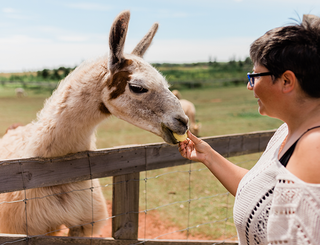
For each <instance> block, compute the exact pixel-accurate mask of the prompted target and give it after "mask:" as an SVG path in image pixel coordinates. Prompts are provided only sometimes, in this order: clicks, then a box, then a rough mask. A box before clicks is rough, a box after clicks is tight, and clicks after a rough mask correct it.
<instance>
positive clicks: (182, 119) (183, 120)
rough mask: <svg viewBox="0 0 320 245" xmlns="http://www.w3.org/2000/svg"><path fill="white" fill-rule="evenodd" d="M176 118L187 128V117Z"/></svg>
mask: <svg viewBox="0 0 320 245" xmlns="http://www.w3.org/2000/svg"><path fill="white" fill-rule="evenodd" d="M176 120H177V121H178V122H179V123H180V124H181V125H182V126H185V127H186V128H188V122H189V119H188V117H176Z"/></svg>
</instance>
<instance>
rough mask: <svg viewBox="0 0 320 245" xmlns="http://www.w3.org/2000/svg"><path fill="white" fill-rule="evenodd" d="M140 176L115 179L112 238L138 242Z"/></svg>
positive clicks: (128, 175)
mask: <svg viewBox="0 0 320 245" xmlns="http://www.w3.org/2000/svg"><path fill="white" fill-rule="evenodd" d="M139 180H140V174H139V172H138V173H131V174H124V175H119V176H114V177H113V198H112V216H115V217H114V218H113V219H112V237H113V238H114V239H122V240H124V239H126V240H137V239H138V227H139V225H138V223H139V185H140V181H139Z"/></svg>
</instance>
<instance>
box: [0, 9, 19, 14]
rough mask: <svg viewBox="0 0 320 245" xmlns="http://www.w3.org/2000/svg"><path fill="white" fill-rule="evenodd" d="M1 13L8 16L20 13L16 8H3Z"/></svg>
mask: <svg viewBox="0 0 320 245" xmlns="http://www.w3.org/2000/svg"><path fill="white" fill-rule="evenodd" d="M1 11H2V12H3V13H7V14H11V13H16V12H18V11H17V10H16V9H14V8H2V9H1Z"/></svg>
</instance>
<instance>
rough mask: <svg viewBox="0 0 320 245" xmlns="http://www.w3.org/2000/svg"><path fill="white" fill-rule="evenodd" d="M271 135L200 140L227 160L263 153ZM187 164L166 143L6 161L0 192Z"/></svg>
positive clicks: (1, 169)
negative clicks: (50, 157) (49, 157)
mask: <svg viewBox="0 0 320 245" xmlns="http://www.w3.org/2000/svg"><path fill="white" fill-rule="evenodd" d="M273 133H274V131H265V132H254V133H247V134H238V135H225V136H216V137H206V138H203V140H204V141H206V142H208V143H209V144H210V145H211V146H212V147H213V148H214V149H215V150H216V151H218V152H219V153H220V154H222V155H223V156H228V157H231V156H236V155H242V154H248V153H254V152H261V151H263V150H264V148H265V147H266V144H267V142H268V141H269V139H270V138H271V136H272V135H273ZM188 162H189V160H187V159H184V158H183V157H181V155H180V153H179V151H178V150H177V146H171V145H168V144H166V143H158V144H147V145H138V146H125V147H121V148H111V149H104V150H99V151H90V152H80V153H76V154H70V155H67V156H63V157H57V158H53V159H43V158H29V159H14V160H7V161H1V162H0V193H3V192H11V191H15V190H22V189H23V188H26V189H30V188H36V187H45V186H53V185H58V184H65V183H70V182H76V181H82V180H88V179H90V178H91V177H92V178H102V177H108V176H117V175H124V174H130V173H137V172H141V171H145V170H152V169H159V168H165V167H172V166H177V165H183V164H186V163H188ZM90 169H91V171H90ZM90 173H91V175H90ZM22 180H23V181H22Z"/></svg>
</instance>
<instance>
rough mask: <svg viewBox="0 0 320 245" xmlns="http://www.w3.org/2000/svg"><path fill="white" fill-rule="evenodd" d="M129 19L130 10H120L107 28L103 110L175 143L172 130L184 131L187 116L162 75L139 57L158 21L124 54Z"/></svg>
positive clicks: (149, 42) (150, 38)
mask: <svg viewBox="0 0 320 245" xmlns="http://www.w3.org/2000/svg"><path fill="white" fill-rule="evenodd" d="M129 19H130V12H129V11H124V12H122V13H120V14H119V15H118V16H117V18H116V19H115V21H114V22H113V25H112V27H111V30H110V35H109V47H110V53H109V60H108V69H109V75H108V76H107V81H106V83H105V87H104V89H103V92H102V102H103V105H102V107H103V108H102V111H105V112H106V113H108V112H110V113H111V114H113V115H115V116H116V117H118V118H121V119H123V120H125V121H127V122H129V123H131V124H133V125H135V126H137V127H140V128H142V129H145V130H147V131H150V132H152V133H154V134H156V135H158V136H160V137H162V138H163V139H164V140H165V141H166V142H167V143H169V144H176V143H177V140H176V139H175V138H174V136H173V134H172V133H173V132H175V133H177V134H184V133H185V132H186V130H187V128H188V117H187V116H186V115H185V113H184V111H183V110H182V108H181V105H180V103H179V100H178V99H177V98H176V97H175V96H174V95H173V94H172V93H171V92H170V90H169V89H168V83H167V81H166V80H165V79H164V77H163V76H162V75H161V74H160V73H159V72H158V71H157V70H156V69H155V68H154V67H152V66H151V65H150V64H149V63H147V62H146V61H144V60H143V59H142V57H143V55H144V53H145V52H146V50H147V49H148V47H149V46H150V44H151V41H152V39H153V36H154V35H155V33H156V31H157V29H158V24H157V23H155V24H154V25H153V26H152V28H151V29H150V30H149V32H148V33H147V34H146V35H145V36H144V37H143V39H142V40H141V41H140V42H139V44H138V45H137V46H136V47H135V49H134V50H133V52H132V53H131V54H124V53H123V48H124V43H125V38H126V34H127V30H128V24H129Z"/></svg>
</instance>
